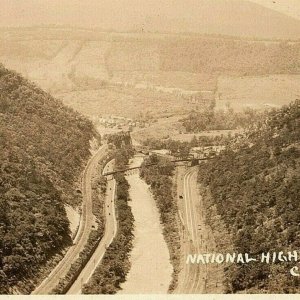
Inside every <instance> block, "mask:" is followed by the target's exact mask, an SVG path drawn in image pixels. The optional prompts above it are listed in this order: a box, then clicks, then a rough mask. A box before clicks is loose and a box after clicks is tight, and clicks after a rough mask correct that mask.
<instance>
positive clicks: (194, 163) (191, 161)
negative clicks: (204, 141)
mask: <svg viewBox="0 0 300 300" xmlns="http://www.w3.org/2000/svg"><path fill="white" fill-rule="evenodd" d="M208 159H212V158H211V157H209V158H187V159H174V160H171V161H170V162H171V163H174V164H175V165H176V163H180V162H190V163H191V166H195V165H197V164H199V161H201V160H208ZM155 165H157V164H156V163H152V164H146V165H144V167H150V166H155ZM141 167H142V166H138V167H131V168H126V169H122V170H114V171H111V172H106V173H103V174H102V175H103V176H109V175H115V174H117V173H127V172H130V171H134V170H138V169H140V168H141Z"/></svg>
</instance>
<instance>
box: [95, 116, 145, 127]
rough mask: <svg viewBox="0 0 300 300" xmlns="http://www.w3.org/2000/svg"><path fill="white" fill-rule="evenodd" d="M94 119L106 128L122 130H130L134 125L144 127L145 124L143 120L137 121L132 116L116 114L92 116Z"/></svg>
mask: <svg viewBox="0 0 300 300" xmlns="http://www.w3.org/2000/svg"><path fill="white" fill-rule="evenodd" d="M92 121H93V122H94V123H95V124H97V125H101V126H103V127H105V128H114V129H122V130H124V129H126V130H130V129H132V128H133V127H143V125H144V124H143V123H142V122H138V121H135V120H133V119H131V118H127V117H122V116H114V115H107V116H99V117H92Z"/></svg>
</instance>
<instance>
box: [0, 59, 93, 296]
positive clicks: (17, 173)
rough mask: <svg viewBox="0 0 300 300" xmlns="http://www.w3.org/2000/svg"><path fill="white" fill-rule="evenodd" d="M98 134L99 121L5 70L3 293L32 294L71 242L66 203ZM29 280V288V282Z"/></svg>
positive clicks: (0, 89) (0, 175)
mask: <svg viewBox="0 0 300 300" xmlns="http://www.w3.org/2000/svg"><path fill="white" fill-rule="evenodd" d="M93 137H96V134H95V132H94V130H93V126H92V124H91V123H90V122H89V121H87V120H86V119H84V118H83V117H81V116H80V115H79V114H78V113H75V112H74V111H73V110H71V109H69V108H66V107H64V106H63V105H62V103H61V102H60V101H58V100H56V99H54V98H52V97H51V96H50V95H49V94H47V93H45V92H43V91H42V90H41V89H39V88H37V87H36V86H35V85H33V84H31V83H30V82H29V81H27V80H25V79H23V78H22V77H21V76H19V75H18V74H16V73H15V72H12V71H9V70H7V69H5V68H4V67H3V66H2V65H0V294H3V293H13V292H15V291H16V290H15V289H12V288H13V287H17V288H18V289H19V291H21V292H23V293H27V292H29V291H30V289H31V288H32V283H31V282H29V281H27V280H26V279H33V278H34V277H35V275H36V273H37V271H38V270H39V268H40V266H41V265H43V264H44V263H45V262H46V261H48V260H49V258H50V257H51V256H52V255H53V254H55V253H57V252H58V251H59V250H60V249H61V248H62V247H63V246H65V245H66V243H68V242H70V238H69V223H68V219H67V216H66V212H65V209H64V204H65V203H70V204H76V203H78V202H79V201H81V199H80V198H79V196H78V195H77V196H76V195H75V193H74V192H73V185H74V183H75V181H77V179H78V177H79V175H80V172H81V170H82V168H83V166H84V164H85V163H86V161H87V159H88V157H89V155H90V152H89V148H90V143H89V141H90V140H91V139H92V138H93ZM21 282H22V283H21Z"/></svg>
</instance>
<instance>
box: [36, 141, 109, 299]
mask: <svg viewBox="0 0 300 300" xmlns="http://www.w3.org/2000/svg"><path fill="white" fill-rule="evenodd" d="M107 148H108V147H107V145H103V146H102V147H101V148H100V149H99V150H98V151H97V152H96V153H95V154H94V155H93V157H92V158H91V159H90V160H89V162H88V164H87V166H86V168H85V170H84V173H83V177H82V196H83V209H82V220H81V223H80V227H79V231H78V236H77V238H76V242H75V244H74V245H73V246H71V247H70V248H69V250H68V251H67V253H66V255H65V256H64V257H63V259H62V260H61V261H60V262H59V263H58V265H57V266H56V267H55V268H54V269H53V270H52V272H51V273H50V274H49V275H48V277H47V278H46V279H45V280H44V281H43V282H42V283H41V284H40V285H39V286H38V287H37V288H36V289H35V290H34V291H33V292H32V293H31V294H32V295H45V294H50V293H51V291H52V290H53V289H54V288H55V287H56V286H57V284H58V282H59V279H60V278H63V277H64V276H65V275H66V274H67V272H68V271H69V269H70V267H71V265H72V263H73V262H74V261H75V260H76V259H77V257H78V255H79V253H80V252H81V251H82V249H83V248H84V246H85V244H86V242H87V240H88V237H89V234H90V231H91V229H92V225H93V212H92V187H91V181H92V176H93V172H94V170H95V168H96V167H97V165H98V162H99V161H100V160H101V159H103V158H104V157H105V155H106V153H107Z"/></svg>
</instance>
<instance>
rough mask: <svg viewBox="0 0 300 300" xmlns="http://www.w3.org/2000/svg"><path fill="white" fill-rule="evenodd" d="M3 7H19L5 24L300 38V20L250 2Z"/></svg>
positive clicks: (121, 1) (149, 0) (117, 1)
mask: <svg viewBox="0 0 300 300" xmlns="http://www.w3.org/2000/svg"><path fill="white" fill-rule="evenodd" d="M66 2H67V1H66ZM79 2H80V4H79ZM66 7H67V6H66ZM1 8H2V10H4V11H7V12H9V11H10V10H11V11H13V18H12V17H11V14H10V15H9V14H7V15H3V16H2V15H1V18H0V27H1V26H2V27H30V26H39V25H43V26H47V25H51V24H57V25H63V26H69V25H71V26H74V27H80V28H90V29H91V28H101V29H102V30H103V31H108V30H111V31H116V32H132V31H134V32H152V33H154V32H170V33H188V32H189V33H199V34H221V35H227V36H234V37H247V38H253V37H254V38H259V39H300V20H298V19H296V18H293V17H291V16H288V15H286V14H284V13H281V12H278V11H275V10H274V9H271V8H267V7H265V6H262V5H259V4H257V3H253V2H251V1H249V0H172V1H158V0H111V1H109V3H107V2H105V3H104V1H86V2H84V3H83V2H82V1H72V5H70V7H68V9H64V10H62V9H61V4H59V1H58V0H52V1H51V3H49V6H48V7H47V9H46V10H45V9H44V8H43V5H42V4H35V5H34V6H33V5H31V6H30V5H29V4H27V5H26V4H25V1H24V3H20V4H19V5H18V6H17V7H13V6H12V5H10V4H7V7H6V6H4V7H1ZM24 11H30V14H28V15H27V14H24ZM7 16H8V17H7ZM78 16H81V17H80V18H79V17H78Z"/></svg>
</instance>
